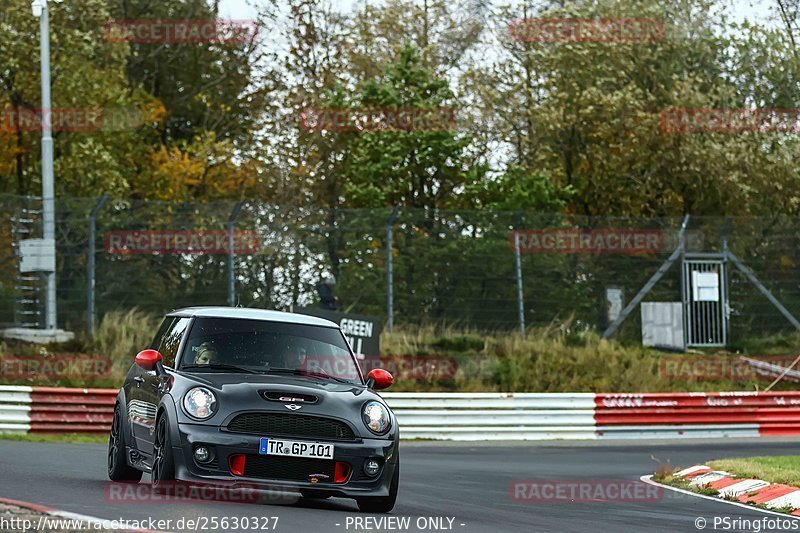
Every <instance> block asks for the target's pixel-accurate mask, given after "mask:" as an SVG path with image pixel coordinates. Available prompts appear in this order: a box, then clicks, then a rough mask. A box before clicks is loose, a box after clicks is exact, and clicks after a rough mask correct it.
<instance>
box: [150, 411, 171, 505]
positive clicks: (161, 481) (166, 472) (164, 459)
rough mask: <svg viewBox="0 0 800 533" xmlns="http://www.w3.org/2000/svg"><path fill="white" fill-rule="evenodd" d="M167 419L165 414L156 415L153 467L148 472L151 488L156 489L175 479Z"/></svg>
mask: <svg viewBox="0 0 800 533" xmlns="http://www.w3.org/2000/svg"><path fill="white" fill-rule="evenodd" d="M169 433H170V432H169V420H168V419H167V415H166V414H162V415H161V416H160V417H158V421H157V422H156V434H155V439H154V440H153V468H152V470H151V472H150V477H151V479H152V484H153V490H155V491H158V490H161V489H162V488H164V487H166V486H167V485H169V484H171V483H174V481H175V457H174V456H173V454H172V441H171V440H170V437H169Z"/></svg>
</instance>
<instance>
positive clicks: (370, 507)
mask: <svg viewBox="0 0 800 533" xmlns="http://www.w3.org/2000/svg"><path fill="white" fill-rule="evenodd" d="M399 486H400V458H399V457H398V458H397V465H395V467H394V477H393V478H392V484H391V485H390V486H389V495H388V496H381V497H378V498H374V497H373V498H358V499H356V503H357V504H358V510H359V511H361V512H362V513H388V512H389V511H391V510H392V509H394V504H395V502H396V501H397V490H398V488H399Z"/></svg>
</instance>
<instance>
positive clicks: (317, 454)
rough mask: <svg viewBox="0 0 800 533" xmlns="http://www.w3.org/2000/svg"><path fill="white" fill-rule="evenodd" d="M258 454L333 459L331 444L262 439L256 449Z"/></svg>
mask: <svg viewBox="0 0 800 533" xmlns="http://www.w3.org/2000/svg"><path fill="white" fill-rule="evenodd" d="M258 453H259V454H261V455H285V456H288V457H313V458H314V459H333V444H323V443H321V442H303V441H294V440H281V439H272V438H269V437H262V438H261V445H260V446H259V447H258Z"/></svg>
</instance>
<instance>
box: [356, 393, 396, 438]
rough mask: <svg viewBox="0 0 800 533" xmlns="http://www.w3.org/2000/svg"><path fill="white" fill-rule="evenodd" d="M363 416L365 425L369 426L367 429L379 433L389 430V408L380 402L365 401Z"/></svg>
mask: <svg viewBox="0 0 800 533" xmlns="http://www.w3.org/2000/svg"><path fill="white" fill-rule="evenodd" d="M361 418H362V419H363V420H364V425H366V426H367V429H369V430H370V431H371V432H373V433H375V434H377V435H383V434H384V433H386V432H387V431H389V426H390V419H389V410H388V409H386V407H384V406H383V404H382V403H380V402H375V401H372V402H367V403H365V404H364V409H363V410H362V411H361Z"/></svg>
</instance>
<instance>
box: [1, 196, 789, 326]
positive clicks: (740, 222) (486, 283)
mask: <svg viewBox="0 0 800 533" xmlns="http://www.w3.org/2000/svg"><path fill="white" fill-rule="evenodd" d="M40 211H41V203H40V201H39V199H37V198H28V197H16V196H0V215H2V216H1V217H0V269H2V278H0V299H2V309H1V310H0V322H2V323H3V324H4V325H13V324H16V325H37V324H40V323H41V321H42V317H41V313H42V312H43V309H42V308H43V293H42V289H43V287H42V284H41V280H40V279H39V278H38V277H37V275H36V274H23V273H20V271H19V258H18V255H19V254H18V245H19V242H20V241H21V240H24V239H26V238H33V237H38V236H40V235H41V214H40ZM682 222H683V219H682V218H678V217H676V218H661V219H625V218H588V217H580V216H566V215H542V214H537V213H530V212H517V213H511V212H488V211H481V212H475V211H458V212H456V211H426V210H418V209H407V208H399V209H398V210H397V212H396V213H394V215H393V210H392V209H390V208H387V209H369V210H367V209H339V210H328V209H319V208H311V207H282V206H274V205H269V204H266V203H263V202H257V201H244V202H232V201H231V202H217V203H202V204H200V203H161V202H145V201H140V200H129V199H113V198H61V199H59V200H57V254H58V255H57V282H58V313H59V325H60V326H62V327H66V328H68V329H71V330H73V331H86V330H87V328H88V325H89V322H90V321H89V316H90V314H91V313H92V312H94V313H95V314H96V316H98V317H99V316H102V315H103V314H104V313H106V312H107V311H109V310H112V309H120V308H122V309H128V308H131V307H138V308H141V309H143V310H146V311H151V312H153V313H162V312H164V311H167V310H170V309H174V308H178V307H182V306H189V305H228V304H229V303H231V302H232V301H233V302H234V303H235V304H241V305H243V306H254V307H261V308H272V309H290V308H292V307H293V306H309V305H318V302H319V298H318V294H317V288H318V285H319V283H320V282H321V281H322V280H323V279H325V278H327V277H329V276H334V277H335V279H336V284H335V286H334V293H335V294H336V297H337V299H338V303H339V308H340V309H341V310H343V311H350V312H354V313H361V314H368V315H378V316H380V317H382V318H383V319H386V318H387V316H388V309H389V298H388V292H389V287H390V284H391V286H392V293H393V298H392V303H393V318H394V323H395V324H424V323H437V324H447V325H451V326H455V327H460V328H471V329H476V330H479V331H487V330H502V329H507V330H511V329H515V328H518V327H519V322H520V320H519V319H520V316H519V310H520V300H519V298H518V296H519V292H518V289H519V287H518V282H519V280H520V279H521V282H522V283H521V288H522V296H523V297H522V308H523V313H522V316H523V318H524V322H525V324H526V326H528V327H531V326H534V327H535V326H542V325H546V324H551V323H556V324H558V323H561V322H564V323H567V322H568V323H570V324H571V325H572V327H573V328H578V329H585V328H594V329H598V330H599V331H603V329H604V328H605V327H607V326H608V322H609V317H608V315H607V309H608V302H607V291H609V290H612V291H617V294H619V293H621V294H622V298H623V303H624V302H629V301H630V300H631V299H632V298H633V297H634V295H635V294H636V293H637V292H638V291H639V289H640V288H641V287H642V286H643V285H644V284H645V283H646V282H647V280H648V279H649V278H650V277H651V276H652V275H653V274H654V273H656V271H658V269H659V268H660V267H661V266H662V265H663V264H664V262H665V261H666V260H667V258H668V257H669V256H670V255H671V254H672V253H673V251H674V250H675V248H676V247H677V246H678V243H679V233H680V227H681V224H682ZM93 226H94V229H93ZM92 234H93V235H94V236H93V237H91V235H92ZM725 235H727V241H728V246H729V247H730V250H731V251H733V252H734V253H735V254H736V255H737V256H738V257H739V258H740V259H741V260H742V261H743V262H744V263H745V264H746V265H748V267H749V268H750V269H751V270H752V271H753V272H754V273H755V275H756V276H757V277H758V278H759V279H760V280H761V281H762V282H763V283H764V285H765V286H766V287H767V288H768V289H769V290H770V291H772V293H773V294H774V295H775V297H776V298H777V299H778V300H780V301H781V302H782V303H783V304H784V305H785V306H786V308H787V309H788V310H789V311H790V312H791V313H792V314H794V315H795V316H800V290H799V289H800V288H799V287H798V273H799V272H800V251H799V250H800V246H798V244H800V242H798V241H800V219H798V218H789V217H780V216H777V217H769V218H733V219H726V218H723V217H692V218H690V220H689V224H688V227H687V228H686V231H685V235H684V236H685V244H686V248H685V250H686V252H688V253H692V254H697V253H713V252H717V253H718V252H720V251H722V249H723V236H725ZM389 239H391V254H390V252H389V246H388V243H389ZM231 242H232V243H233V253H231ZM517 247H518V248H519V267H520V268H519V270H517V267H516V265H517V261H516V254H515V251H516V248H517ZM92 259H93V260H92ZM390 264H391V275H389V271H390ZM232 285H233V291H231V286H232ZM92 286H93V287H94V288H93V290H92V289H91V287H92ZM728 289H729V295H730V310H729V315H730V338H731V339H734V340H735V339H737V338H744V337H751V336H766V335H771V334H777V333H780V332H784V331H788V330H791V329H793V328H792V326H791V324H790V323H789V322H788V321H787V320H786V319H785V318H784V317H783V316H782V315H781V314H780V313H779V312H778V310H777V309H776V308H775V307H774V306H773V305H772V304H771V303H770V302H769V301H768V300H767V299H766V298H765V297H764V295H763V294H762V293H761V292H759V290H758V289H757V288H756V287H755V286H754V285H753V284H752V283H751V282H750V281H749V280H748V279H747V278H746V277H745V276H744V275H743V274H742V273H741V272H740V271H738V270H736V269H734V268H729V276H728ZM680 299H681V268H680V264H679V262H678V264H676V265H673V266H672V267H671V268H670V269H669V271H667V273H666V274H665V275H664V276H663V278H661V280H660V281H659V282H658V283H657V284H656V285H655V286H654V288H653V290H652V291H650V292H649V293H648V294H647V296H646V297H645V301H680ZM93 310H94V311H93ZM640 327H641V326H640V319H639V313H638V312H633V313H632V314H631V315H630V318H629V319H628V320H627V321H626V322H625V324H624V326H623V327H622V329H621V330H620V331H619V333H618V335H622V336H625V337H629V338H636V339H638V338H639V335H640V333H639V332H640Z"/></svg>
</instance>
